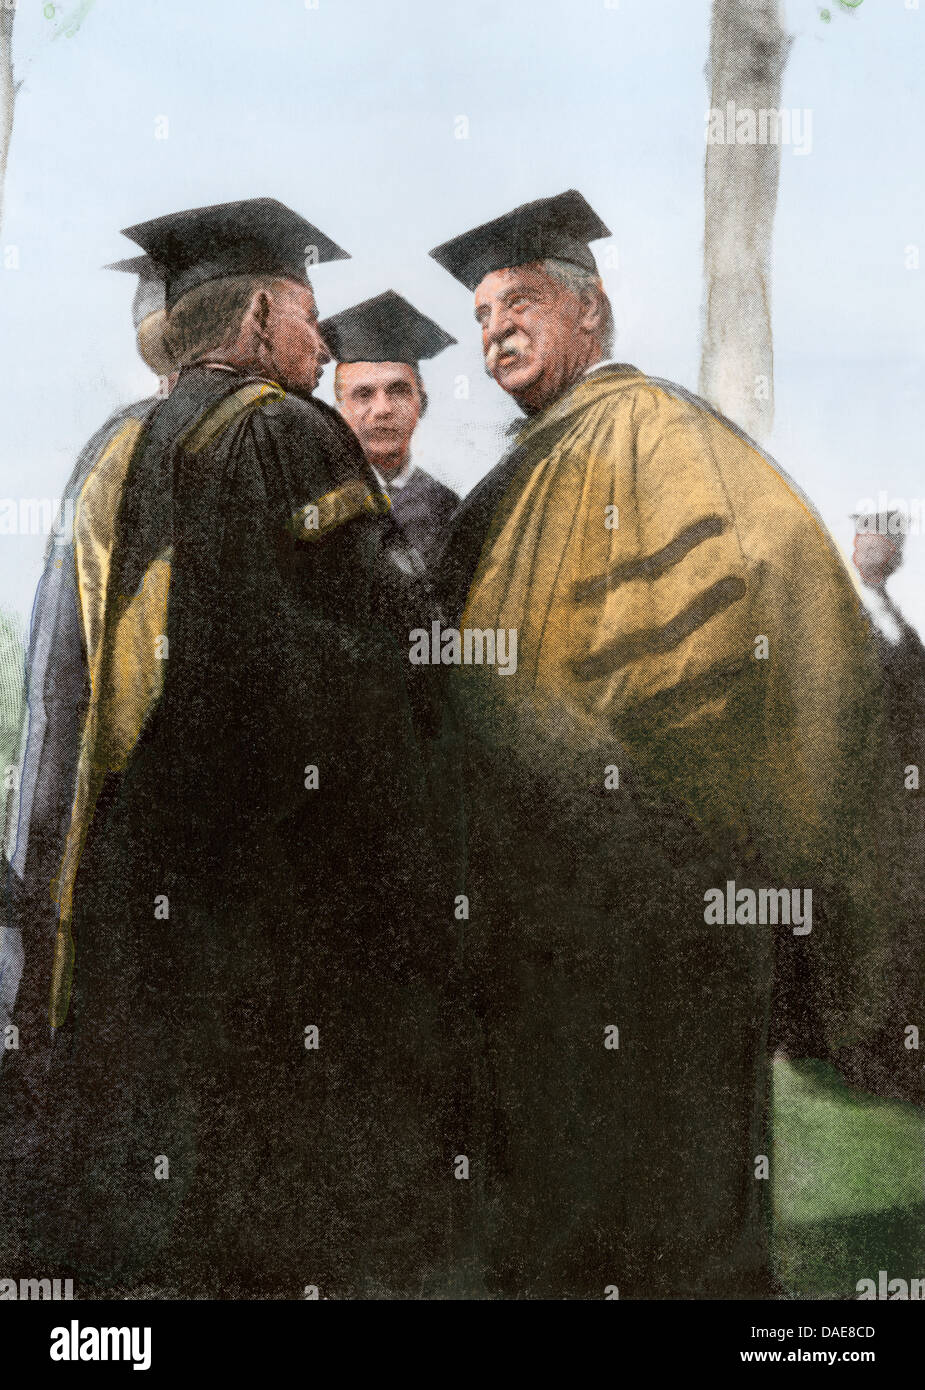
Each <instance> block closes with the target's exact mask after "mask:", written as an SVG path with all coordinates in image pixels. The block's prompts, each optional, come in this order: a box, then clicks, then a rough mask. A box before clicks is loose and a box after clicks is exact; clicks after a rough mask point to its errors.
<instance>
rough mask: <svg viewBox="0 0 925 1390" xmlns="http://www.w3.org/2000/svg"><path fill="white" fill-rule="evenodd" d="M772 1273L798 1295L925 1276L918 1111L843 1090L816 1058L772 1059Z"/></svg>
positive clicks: (924, 1131)
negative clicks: (884, 1276) (880, 1277)
mask: <svg viewBox="0 0 925 1390" xmlns="http://www.w3.org/2000/svg"><path fill="white" fill-rule="evenodd" d="M774 1173H775V1183H774V1222H775V1251H776V1258H777V1264H778V1273H779V1275H780V1278H781V1281H782V1283H783V1284H784V1286H785V1288H786V1289H787V1290H788V1292H790V1293H791V1294H792V1295H794V1296H796V1297H803V1298H812V1297H817V1298H818V1297H827V1296H828V1297H853V1296H854V1295H855V1290H856V1285H857V1281H858V1280H859V1279H861V1278H873V1279H876V1277H877V1272H878V1270H880V1269H885V1270H887V1271H888V1273H889V1275H890V1277H891V1278H895V1277H901V1278H904V1279H910V1278H921V1277H923V1276H925V1111H923V1110H920V1109H919V1108H918V1107H916V1106H913V1105H903V1104H900V1103H899V1102H896V1101H889V1100H878V1099H877V1098H876V1097H874V1096H871V1095H869V1094H868V1093H867V1092H866V1091H860V1090H856V1089H854V1088H853V1087H850V1086H847V1085H846V1084H845V1083H844V1082H843V1081H842V1080H841V1078H840V1077H839V1075H838V1073H837V1072H836V1071H835V1070H834V1069H833V1068H832V1067H829V1066H827V1065H825V1064H824V1063H822V1062H799V1063H792V1062H786V1061H783V1060H782V1059H780V1058H778V1059H777V1060H776V1061H775V1063H774Z"/></svg>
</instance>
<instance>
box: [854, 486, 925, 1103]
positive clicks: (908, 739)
mask: <svg viewBox="0 0 925 1390" xmlns="http://www.w3.org/2000/svg"><path fill="white" fill-rule="evenodd" d="M853 520H854V522H855V526H856V530H855V537H854V549H853V553H852V557H851V558H852V561H853V564H854V567H855V569H856V570H857V572H858V574H859V575H860V578H861V581H862V583H863V586H864V597H865V598H866V599H867V606H868V617H869V621H870V626H871V632H872V635H873V640H874V643H875V646H876V649H877V653H878V655H879V658H880V663H881V666H882V669H883V675H884V687H885V692H886V702H887V721H888V729H889V743H888V764H887V766H888V769H889V772H888V776H887V785H888V787H889V790H890V795H891V797H892V800H893V803H894V806H895V807H896V811H897V813H898V818H899V821H900V824H901V826H902V835H901V842H902V843H903V844H904V845H906V846H908V847H909V852H908V854H907V855H906V856H905V857H904V860H903V862H902V863H901V864H900V865H899V866H898V871H897V873H896V875H895V878H894V882H893V885H892V894H891V898H892V902H891V913H892V916H893V920H894V923H895V926H894V930H893V933H892V936H893V956H894V971H893V977H892V988H891V997H890V1000H889V1005H888V1008H887V1011H886V1014H885V1017H884V1021H883V1024H882V1026H881V1027H880V1029H879V1030H878V1032H877V1034H876V1035H875V1036H874V1037H872V1038H866V1039H865V1040H864V1042H863V1045H861V1046H858V1047H855V1048H850V1049H847V1050H846V1051H844V1052H843V1053H842V1054H841V1055H840V1056H839V1057H837V1058H836V1059H835V1060H836V1061H837V1063H838V1066H839V1069H840V1070H841V1072H842V1074H843V1075H844V1076H846V1077H847V1078H848V1079H849V1080H851V1081H852V1082H854V1083H855V1084H856V1085H859V1086H863V1087H865V1089H867V1090H869V1091H873V1092H875V1093H876V1094H877V1095H881V1096H890V1097H892V1098H893V1099H894V1100H905V1101H912V1102H913V1103H915V1104H918V1105H923V1104H925V1077H923V1074H922V1065H921V1062H920V1061H919V1055H920V1054H919V1052H918V1051H917V1050H916V1049H914V1048H913V1047H911V1046H910V1026H911V1027H914V1028H917V1029H919V1031H921V1030H922V1028H923V1027H925V988H923V985H925V979H923V970H922V967H921V961H922V959H923V954H925V953H923V950H922V910H923V906H925V885H923V874H922V858H921V847H922V844H923V839H925V809H923V808H925V797H923V792H922V787H921V776H922V769H923V767H925V645H923V643H922V639H921V637H920V636H919V634H918V633H917V632H916V630H915V628H914V627H913V626H912V624H911V623H910V622H909V620H908V619H907V618H906V617H905V615H904V614H903V612H902V611H901V609H900V608H899V606H898V604H897V603H896V602H895V601H894V600H893V598H892V596H891V594H890V593H889V591H888V589H887V582H888V580H889V579H890V578H891V576H892V575H894V574H895V573H896V571H897V570H898V569H899V568H900V567H901V565H902V562H903V552H904V549H905V545H906V537H907V533H908V529H909V521H908V517H907V516H906V515H905V514H904V512H903V511H902V510H901V509H893V510H891V511H880V512H873V511H870V512H861V513H856V514H855V515H854V517H853Z"/></svg>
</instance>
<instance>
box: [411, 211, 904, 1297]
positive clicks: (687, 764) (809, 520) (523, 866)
mask: <svg viewBox="0 0 925 1390" xmlns="http://www.w3.org/2000/svg"><path fill="white" fill-rule="evenodd" d="M607 235H609V233H608V231H607V228H606V227H605V226H604V224H603V223H602V222H601V220H600V218H599V217H598V216H597V215H596V214H595V213H594V211H593V210H592V209H591V208H590V207H589V206H588V204H587V203H586V202H585V200H584V198H583V197H582V196H581V195H580V194H579V193H577V192H575V191H569V192H567V193H563V194H561V195H559V196H558V197H554V198H545V199H540V200H538V201H536V202H534V203H530V204H527V205H525V206H523V207H519V208H516V209H515V210H514V211H513V212H510V213H508V214H506V215H504V216H502V217H499V218H497V219H495V220H494V221H493V222H489V223H486V224H484V225H483V226H480V227H477V228H475V229H474V230H473V231H471V232H467V233H465V234H464V235H462V236H459V237H456V238H455V239H454V240H452V241H450V242H447V243H445V244H444V245H442V246H440V247H438V248H436V249H435V250H434V251H433V252H432V253H431V254H432V255H433V256H434V257H435V258H436V260H437V261H438V262H439V263H440V264H442V265H443V266H444V267H446V268H447V269H448V270H449V271H450V272H451V273H452V274H453V275H454V276H455V277H456V278H457V279H458V280H460V281H461V282H462V283H463V284H464V285H465V286H466V287H467V288H468V289H469V290H471V291H474V293H475V317H476V319H477V321H478V323H479V326H480V329H481V334H482V345H483V350H484V354H485V364H486V369H487V371H488V372H489V373H490V374H491V375H492V376H493V377H494V379H495V380H496V381H497V382H498V384H499V386H501V387H502V389H503V390H505V391H506V392H507V393H508V394H509V395H511V396H512V397H513V398H514V399H515V400H516V402H517V403H518V405H519V406H520V407H521V409H522V410H523V412H524V414H525V418H524V419H523V421H522V422H521V425H520V428H519V430H518V432H517V434H516V436H515V438H514V442H513V446H512V448H511V449H510V451H509V453H508V454H507V455H506V456H505V457H504V458H503V459H502V460H501V462H500V463H499V464H498V465H497V467H496V468H495V469H493V470H492V472H490V473H489V474H488V475H487V477H486V478H485V479H483V481H482V482H481V483H480V484H479V485H478V486H477V487H476V488H475V489H474V490H473V491H472V492H471V493H470V494H469V496H468V497H467V498H466V499H465V501H464V502H463V504H462V506H461V507H460V509H459V511H458V512H457V514H456V518H455V520H454V523H453V528H452V531H451V535H450V538H449V541H448V544H447V547H446V550H445V552H444V555H443V557H442V562H441V567H440V573H441V585H442V591H443V596H444V602H445V606H446V609H447V612H448V621H450V622H455V623H456V624H457V625H458V626H459V627H460V628H479V629H491V628H502V627H503V628H516V629H517V630H518V633H519V645H520V659H519V663H518V670H517V672H516V674H515V675H513V676H511V677H510V678H509V679H507V680H498V679H497V676H496V674H495V673H494V672H493V671H492V669H491V668H488V667H479V666H475V665H470V666H465V665H463V666H459V667H457V668H455V669H454V670H453V671H452V672H451V677H450V685H451V698H452V703H453V705H454V707H455V711H456V714H457V717H458V719H459V721H460V724H461V726H462V729H463V731H464V734H465V739H466V744H467V753H466V777H467V824H468V836H469V843H468V879H467V896H468V898H469V904H470V907H469V911H470V917H469V921H468V925H467V936H466V950H467V964H466V984H465V989H464V991H462V992H461V994H460V997H459V999H458V1000H457V1008H458V1009H459V1011H460V1012H461V1013H462V1012H465V1013H467V1015H468V1017H469V1018H470V1019H471V1020H472V1028H473V1041H472V1045H471V1062H472V1068H471V1076H470V1078H469V1085H468V1090H467V1094H468V1096H469V1103H468V1106H467V1108H465V1110H464V1111H463V1112H461V1119H460V1126H461V1132H460V1136H459V1145H460V1147H459V1150H458V1151H459V1152H466V1153H467V1154H468V1155H469V1158H470V1163H471V1165H472V1172H473V1174H475V1173H478V1175H479V1178H480V1181H479V1184H478V1185H475V1184H473V1185H472V1195H473V1197H474V1196H476V1195H477V1194H479V1193H481V1194H482V1196H481V1200H480V1202H478V1203H476V1202H474V1201H473V1202H471V1203H470V1204H469V1205H470V1209H469V1210H468V1211H467V1212H465V1213H463V1214H462V1215H463V1217H464V1220H465V1223H466V1229H467V1232H468V1236H469V1239H470V1240H471V1241H474V1243H475V1246H476V1248H477V1249H478V1251H479V1257H480V1260H481V1262H482V1269H483V1276H484V1279H485V1283H486V1286H487V1289H488V1291H489V1293H491V1294H494V1295H495V1296H500V1297H507V1298H524V1297H527V1298H536V1297H539V1298H608V1297H609V1298H614V1297H621V1298H623V1297H630V1298H755V1297H773V1296H774V1294H775V1291H776V1285H775V1281H774V1277H773V1273H772V1266H771V1259H770V1253H769V1247H768V1240H767V1225H768V1211H769V1201H768V1193H769V1190H770V1165H771V1155H772V1149H771V1140H770V1134H769V1132H768V1093H769V1059H768V1018H769V1011H770V1004H771V999H772V995H773V984H774V977H775V957H776V954H777V950H778V948H779V947H781V946H782V945H783V943H784V941H785V940H786V942H788V943H789V946H788V949H789V950H791V951H794V950H795V951H798V952H799V954H800V959H799V962H798V966H799V968H798V971H797V972H795V978H798V979H800V980H805V981H811V982H812V988H811V991H808V992H807V994H806V996H805V997H804V996H803V995H802V993H801V995H800V998H799V999H792V1000H791V1005H792V1012H793V1016H794V1018H795V1020H796V1024H797V1029H798V1032H799V1031H802V1033H803V1034H804V1036H806V1037H807V1038H808V1037H809V1036H810V1034H811V1030H814V1031H816V1030H817V1031H818V1032H819V1033H821V1034H822V1035H823V1036H824V1037H825V1039H826V1046H827V1047H829V1048H832V1049H835V1048H837V1047H838V1046H839V1045H840V1044H842V1043H844V1042H846V1040H848V1039H852V1040H857V1039H859V1038H862V1037H863V1036H864V1035H865V1032H866V1030H867V1029H868V1028H869V1027H870V1025H871V1022H872V1016H873V1014H874V1013H875V1012H876V1001H877V997H878V994H879V989H878V986H879V985H880V983H881V975H882V971H883V961H884V959H885V956H886V953H885V951H884V949H883V942H882V931H881V927H880V921H879V913H880V912H881V911H882V906H883V899H882V897H881V896H880V891H879V889H878V887H877V884H878V870H879V869H880V868H882V864H878V862H877V854H876V848H877V838H878V837H877V833H876V827H875V825H874V821H875V818H876V817H877V816H878V815H880V814H881V806H882V800H883V798H881V796H880V791H879V780H880V778H881V776H882V775H883V774H882V769H881V766H880V765H879V764H878V760H877V750H878V748H879V729H880V727H881V717H882V716H881V682H880V679H879V672H878V667H877V661H876V655H875V653H874V651H873V648H872V645H871V642H870V638H869V634H868V631H867V628H866V625H865V622H864V617H863V612H862V609H861V606H860V604H859V602H858V600H857V597H856V595H855V593H854V590H853V588H852V586H851V583H850V582H849V579H848V576H847V573H846V571H845V569H844V567H843V564H842V562H841V560H840V559H839V556H838V554H837V551H836V549H835V547H834V545H833V543H832V542H831V540H830V538H829V536H828V535H827V533H826V531H825V529H824V528H823V526H822V524H821V523H820V521H819V520H818V518H817V517H816V516H815V514H814V512H813V511H812V510H811V508H810V507H809V506H808V504H807V503H806V502H805V500H804V499H803V498H802V497H801V496H800V495H799V493H798V492H797V490H796V488H795V487H794V485H793V484H792V483H790V482H789V480H788V479H787V478H786V477H785V476H784V475H783V474H782V473H781V471H780V470H779V469H778V468H777V467H776V466H775V465H774V464H773V463H772V462H771V460H769V459H768V458H767V457H765V456H764V455H763V454H762V453H761V452H760V451H759V449H758V448H757V446H756V445H755V444H754V443H753V442H752V441H751V440H749V439H748V438H747V437H746V436H745V435H743V434H742V433H741V431H739V430H738V429H737V428H736V427H735V426H734V425H733V424H731V423H730V422H729V421H728V420H726V419H724V418H723V417H722V416H720V415H719V414H717V413H716V412H715V411H713V410H712V409H711V408H710V407H709V406H708V405H707V404H706V403H705V402H703V401H701V400H699V399H697V398H696V397H694V396H691V395H690V394H688V393H687V392H685V391H683V390H682V389H680V388H679V387H676V386H673V385H671V384H670V383H667V382H664V381H660V380H656V379H653V378H652V377H649V376H647V375H646V374H645V373H643V372H642V371H640V370H639V369H638V368H636V367H633V366H630V365H627V364H623V363H617V362H615V361H613V360H610V353H611V351H612V349H611V336H612V328H611V311H610V305H609V303H608V300H607V297H606V295H605V293H604V290H603V287H602V284H601V281H600V278H599V276H598V273H597V268H596V265H595V261H594V257H593V255H592V253H591V250H590V247H589V244H588V243H589V242H590V241H593V240H595V239H597V238H600V237H603V236H607ZM881 829H882V827H881ZM883 833H884V834H885V833H886V832H885V830H884V831H883ZM748 884H754V885H759V884H760V885H762V886H767V885H774V886H775V887H777V888H778V889H781V890H788V889H789V890H793V889H795V888H797V887H799V888H801V889H803V890H804V891H805V890H807V889H812V890H813V891H814V914H815V915H814V918H813V927H812V931H811V932H810V933H806V934H803V935H801V936H798V937H797V936H794V935H792V933H791V930H790V927H789V926H786V925H784V924H783V921H782V922H781V924H780V925H779V926H778V927H774V926H760V925H758V924H755V923H754V920H753V914H750V913H749V911H748V907H747V901H746V903H745V904H744V905H741V906H739V907H738V908H736V907H735V905H734V908H733V911H732V913H731V915H730V916H729V917H727V918H726V920H725V924H724V925H721V926H718V925H715V924H714V919H713V918H711V916H710V915H709V914H708V913H706V912H705V910H704V901H705V895H709V890H710V889H714V890H715V889H716V888H717V887H720V888H723V890H724V892H725V893H727V894H728V891H729V887H730V885H731V887H732V894H733V896H734V898H735V901H736V903H739V904H741V900H742V896H743V895H742V894H741V892H740V893H739V894H738V895H736V892H735V889H736V886H738V887H739V888H740V889H741V888H742V887H744V886H745V885H748ZM775 920H776V919H775ZM466 1195H467V1194H463V1196H466Z"/></svg>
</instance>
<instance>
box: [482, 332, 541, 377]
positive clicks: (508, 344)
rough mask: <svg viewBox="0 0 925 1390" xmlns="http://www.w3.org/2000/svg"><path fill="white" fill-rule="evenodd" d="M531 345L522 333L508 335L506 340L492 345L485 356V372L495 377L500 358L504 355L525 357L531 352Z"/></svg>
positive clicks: (503, 339)
mask: <svg viewBox="0 0 925 1390" xmlns="http://www.w3.org/2000/svg"><path fill="white" fill-rule="evenodd" d="M529 346H530V345H529V343H528V342H527V340H526V338H525V337H524V336H523V334H522V333H519V332H516V331H515V332H513V333H508V335H507V337H506V338H502V339H501V341H500V343H492V345H491V347H490V348H489V349H488V351H487V352H486V354H485V370H486V372H488V374H489V376H494V374H495V367H496V366H497V365H498V358H499V357H500V356H501V355H502V353H513V355H514V357H525V356H526V354H527V352H528V350H529Z"/></svg>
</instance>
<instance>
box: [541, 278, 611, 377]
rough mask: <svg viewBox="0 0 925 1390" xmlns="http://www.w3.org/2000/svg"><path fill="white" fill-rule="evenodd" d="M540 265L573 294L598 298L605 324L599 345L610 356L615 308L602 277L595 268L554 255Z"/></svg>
mask: <svg viewBox="0 0 925 1390" xmlns="http://www.w3.org/2000/svg"><path fill="white" fill-rule="evenodd" d="M540 265H541V266H542V267H543V269H544V270H545V272H546V274H547V275H549V276H550V277H551V278H552V279H553V280H557V281H558V283H559V284H560V285H564V286H565V288H566V289H567V290H571V292H572V294H575V295H579V296H581V295H584V294H589V293H590V294H592V295H594V296H595V298H597V300H598V301H599V303H600V306H601V314H602V318H603V326H602V328H601V332H600V337H599V339H598V346H599V347H600V350H601V352H602V354H603V355H604V357H609V356H610V355H611V353H612V352H613V340H614V325H613V309H612V308H611V306H610V300H609V299H608V298H607V295H606V294H605V293H604V287H603V285H602V284H601V278H600V276H599V275H596V274H595V273H594V271H593V270H585V269H584V267H583V266H580V265H574V264H573V263H572V262H571V261H560V260H556V259H554V258H553V257H550V258H548V259H547V260H544V261H540Z"/></svg>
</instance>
